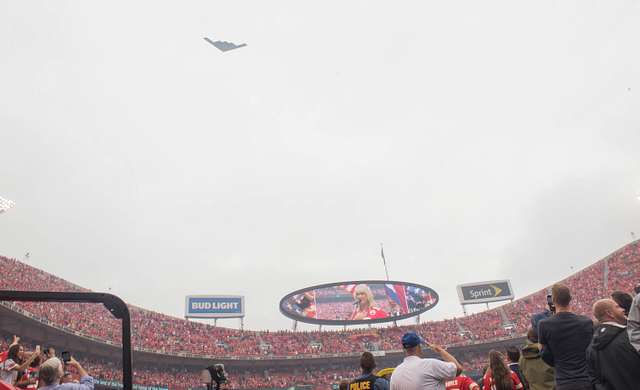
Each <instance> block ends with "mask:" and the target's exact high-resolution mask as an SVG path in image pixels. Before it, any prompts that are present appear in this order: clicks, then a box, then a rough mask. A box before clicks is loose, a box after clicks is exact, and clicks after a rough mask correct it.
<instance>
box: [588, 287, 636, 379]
mask: <svg viewBox="0 0 640 390" xmlns="http://www.w3.org/2000/svg"><path fill="white" fill-rule="evenodd" d="M593 316H594V317H595V318H596V319H597V320H598V322H599V323H600V324H599V325H598V326H597V327H596V330H595V332H594V334H593V339H592V341H591V344H590V345H589V348H588V349H587V364H588V368H589V375H590V376H591V378H592V381H593V384H594V386H595V388H596V390H601V389H602V390H605V389H606V390H618V389H637V388H639V387H640V354H638V352H636V350H635V349H634V348H633V347H632V346H631V343H629V335H628V334H627V330H626V325H625V324H626V322H627V319H626V317H625V315H624V309H623V308H621V307H620V306H619V305H618V304H617V303H616V302H615V301H614V300H612V299H601V300H599V301H597V302H596V303H595V304H594V305H593Z"/></svg>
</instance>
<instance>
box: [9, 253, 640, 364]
mask: <svg viewBox="0 0 640 390" xmlns="http://www.w3.org/2000/svg"><path fill="white" fill-rule="evenodd" d="M605 263H606V264H607V269H606V270H605ZM0 269H1V270H2V271H0V272H1V273H0V275H1V276H2V277H1V278H0V289H5V290H22V289H29V290H46V291H87V290H85V289H83V288H81V287H78V286H76V285H74V284H72V283H69V282H67V281H65V280H62V279H60V278H57V277H55V276H53V275H51V274H48V273H46V272H44V271H41V270H39V269H36V268H34V267H31V266H29V265H27V264H24V263H22V262H20V261H18V260H15V259H10V258H6V257H1V256H0ZM639 269H640V244H639V243H638V242H634V243H631V244H629V245H627V246H625V247H623V248H622V249H620V250H618V251H616V252H615V253H613V254H612V255H610V256H609V257H607V258H605V259H602V260H600V261H598V262H596V263H595V264H593V265H591V266H590V267H588V268H586V269H584V270H582V271H580V272H577V273H576V274H574V275H572V276H571V277H569V278H567V279H566V280H564V281H563V283H564V284H566V285H567V286H568V287H569V288H571V289H572V290H573V291H575V294H574V301H575V305H574V310H575V312H576V313H578V314H583V315H585V314H586V315H588V314H590V310H591V308H590V304H591V302H594V301H595V300H596V299H597V298H598V297H602V296H605V295H606V294H605V290H606V292H609V293H610V292H612V291H614V290H622V291H630V290H631V288H632V287H633V285H634V283H635V281H636V280H638V279H639V278H638V276H640V275H639V272H638V270H639ZM605 274H608V275H606V276H605ZM605 278H606V286H605ZM546 293H547V290H546V289H543V290H540V291H538V292H536V293H534V294H531V295H529V296H527V297H524V298H521V299H518V300H515V301H514V302H511V303H508V304H505V305H503V306H501V307H498V308H495V309H491V310H487V311H484V312H481V313H478V314H474V315H470V316H466V317H462V318H454V319H449V320H443V321H433V322H426V323H424V324H420V325H417V326H408V327H399V328H393V327H388V328H375V329H373V330H371V329H367V330H360V329H356V330H346V331H340V332H332V331H325V332H313V331H312V332H256V331H240V330H236V329H229V328H221V327H214V326H210V325H207V324H202V323H196V322H190V321H185V320H183V319H179V318H175V317H171V316H167V315H164V314H160V313H156V312H152V311H149V310H144V309H141V308H138V307H135V306H130V311H131V316H132V334H133V340H132V341H133V345H134V346H135V347H136V348H139V349H145V350H152V351H155V352H159V353H166V354H176V353H190V354H194V355H210V356H235V357H238V356H239V357H242V356H257V355H264V354H265V353H267V354H270V355H300V354H316V353H318V352H321V353H345V352H350V351H352V350H353V346H352V345H345V343H343V342H342V341H343V340H344V338H345V336H346V337H350V336H355V337H358V336H359V335H360V334H362V333H366V334H367V335H368V336H369V338H368V340H366V342H367V343H369V345H371V344H374V345H378V346H379V347H380V349H384V350H389V349H397V345H396V340H397V337H398V334H399V333H402V332H405V331H408V330H416V331H417V332H419V333H420V334H422V335H423V336H424V337H425V338H427V339H429V340H433V341H434V342H436V343H438V344H442V345H462V344H471V343H484V342H487V341H491V340H495V339H501V338H508V337H513V336H514V335H519V336H524V335H525V334H526V332H527V328H528V324H529V323H530V321H531V316H532V313H537V312H540V311H542V310H544V307H545V302H546V298H545V297H546ZM13 307H14V308H20V309H22V310H25V311H27V312H29V313H31V314H33V315H35V316H36V317H38V318H39V319H40V320H41V321H42V322H44V323H47V324H52V325H55V326H59V327H63V328H65V329H67V330H70V331H73V332H76V333H78V334H80V335H84V336H88V337H92V338H97V339H100V340H104V341H109V342H111V343H116V344H117V343H120V337H121V335H120V333H119V331H118V329H119V327H118V322H117V320H116V319H114V318H113V317H112V316H111V315H110V313H109V312H108V311H107V310H106V309H105V308H104V307H103V306H102V305H98V304H70V303H65V304H51V303H47V304H45V303H16V304H13ZM210 340H214V342H210ZM363 344H364V342H363ZM394 345H395V346H396V347H394ZM319 346H320V347H319Z"/></svg>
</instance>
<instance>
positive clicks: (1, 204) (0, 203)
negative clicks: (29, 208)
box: [0, 196, 16, 214]
mask: <svg viewBox="0 0 640 390" xmlns="http://www.w3.org/2000/svg"><path fill="white" fill-rule="evenodd" d="M15 204H16V203H15V202H14V201H12V200H9V199H5V198H3V197H1V196H0V214H2V213H4V212H5V211H7V210H9V209H10V208H12V207H13V206H15Z"/></svg>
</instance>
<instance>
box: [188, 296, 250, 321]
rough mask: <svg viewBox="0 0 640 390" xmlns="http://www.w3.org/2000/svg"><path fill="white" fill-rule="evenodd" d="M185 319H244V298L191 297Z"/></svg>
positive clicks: (189, 297)
mask: <svg viewBox="0 0 640 390" xmlns="http://www.w3.org/2000/svg"><path fill="white" fill-rule="evenodd" d="M185 305H186V307H185V315H184V316H185V318H240V317H244V297H243V296H240V295H189V296H187V299H186V303H185Z"/></svg>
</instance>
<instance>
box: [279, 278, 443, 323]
mask: <svg viewBox="0 0 640 390" xmlns="http://www.w3.org/2000/svg"><path fill="white" fill-rule="evenodd" d="M437 302H438V294H437V293H436V292H435V291H434V290H432V289H431V288H429V287H425V286H421V285H417V284H413V283H405V282H395V281H394V282H390V281H355V282H341V283H331V284H326V285H321V286H313V287H309V288H306V289H302V290H299V291H296V292H293V293H291V294H288V295H287V296H285V297H284V298H282V300H281V301H280V311H281V312H282V313H283V314H284V315H286V316H287V317H290V318H292V319H295V320H298V321H301V322H310V323H316V324H333V325H348V324H358V323H373V322H387V321H395V320H399V319H403V318H408V317H412V316H415V315H418V314H420V313H423V312H425V311H427V310H429V309H431V308H432V307H433V306H435V305H436V303H437Z"/></svg>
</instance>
